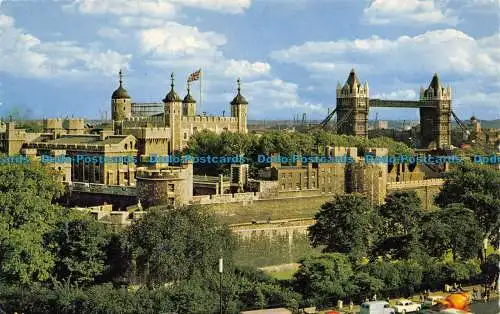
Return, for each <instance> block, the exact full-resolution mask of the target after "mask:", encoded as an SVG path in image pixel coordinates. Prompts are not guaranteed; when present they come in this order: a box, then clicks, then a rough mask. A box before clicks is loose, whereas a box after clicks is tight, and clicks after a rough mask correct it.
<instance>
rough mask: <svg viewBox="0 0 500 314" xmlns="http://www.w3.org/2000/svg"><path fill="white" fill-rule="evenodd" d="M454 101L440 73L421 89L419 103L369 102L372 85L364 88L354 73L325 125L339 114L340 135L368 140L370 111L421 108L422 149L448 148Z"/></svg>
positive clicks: (340, 89) (366, 83)
mask: <svg viewBox="0 0 500 314" xmlns="http://www.w3.org/2000/svg"><path fill="white" fill-rule="evenodd" d="M451 100H452V98H451V87H450V86H449V85H448V86H446V87H444V86H442V85H441V82H440V80H439V77H438V75H437V73H435V74H434V76H433V77H432V80H431V83H430V84H429V87H428V88H426V89H424V88H423V87H421V88H420V99H419V100H380V99H369V87H368V82H365V83H364V84H361V82H360V81H359V79H358V77H357V76H356V73H355V72H354V69H353V70H351V72H350V73H349V77H348V78H347V81H346V82H345V84H344V85H341V84H340V82H339V83H338V85H337V104H336V108H335V110H334V111H332V112H331V113H330V114H329V115H328V117H327V118H326V119H325V120H323V121H322V122H321V125H322V126H326V124H327V123H328V122H329V121H330V119H331V118H332V117H333V115H334V114H335V113H336V114H337V123H336V124H337V131H338V132H339V133H340V134H346V135H354V136H367V135H368V112H369V109H370V107H374V108H380V107H387V108H417V109H419V111H420V134H421V141H420V142H421V148H448V147H449V146H450V145H451V115H452V110H451Z"/></svg>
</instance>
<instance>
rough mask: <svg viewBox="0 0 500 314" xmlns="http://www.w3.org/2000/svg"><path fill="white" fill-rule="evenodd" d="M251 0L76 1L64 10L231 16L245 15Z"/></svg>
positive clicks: (154, 15) (158, 15)
mask: <svg viewBox="0 0 500 314" xmlns="http://www.w3.org/2000/svg"><path fill="white" fill-rule="evenodd" d="M250 3H251V0H74V1H73V2H72V3H71V4H66V5H64V6H63V8H64V9H65V10H67V11H78V12H80V13H82V14H114V15H129V16H149V17H160V18H172V17H174V16H175V15H176V14H177V13H178V11H179V9H180V8H181V7H192V8H198V9H204V10H210V11H217V12H223V13H230V14H238V13H243V12H244V10H246V9H248V8H249V7H250Z"/></svg>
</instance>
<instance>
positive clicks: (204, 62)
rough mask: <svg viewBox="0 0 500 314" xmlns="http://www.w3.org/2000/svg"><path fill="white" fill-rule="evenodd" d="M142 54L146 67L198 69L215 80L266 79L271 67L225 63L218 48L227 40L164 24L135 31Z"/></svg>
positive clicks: (212, 34) (193, 29) (187, 28)
mask: <svg viewBox="0 0 500 314" xmlns="http://www.w3.org/2000/svg"><path fill="white" fill-rule="evenodd" d="M137 37H138V40H139V46H140V49H141V52H142V53H143V54H144V55H145V56H146V57H147V58H149V61H148V63H149V64H152V65H155V66H157V67H171V66H172V65H174V66H175V67H177V68H181V69H182V68H184V69H186V70H193V69H196V68H199V67H202V68H203V69H206V70H208V72H209V73H211V74H212V75H214V76H223V77H231V78H235V77H238V76H240V77H242V78H253V77H258V76H263V75H268V74H269V72H270V70H271V66H270V65H269V64H268V63H265V62H259V61H257V62H250V61H248V60H235V59H226V58H225V57H224V55H223V53H222V51H221V50H220V48H221V47H222V46H223V45H225V44H226V41H227V39H226V37H225V36H224V35H222V34H219V33H215V32H202V31H200V30H199V29H198V28H197V27H193V26H187V25H182V24H179V23H176V22H167V23H165V24H164V25H163V26H161V27H155V28H149V29H143V30H140V31H138V33H137Z"/></svg>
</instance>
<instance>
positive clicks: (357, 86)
mask: <svg viewBox="0 0 500 314" xmlns="http://www.w3.org/2000/svg"><path fill="white" fill-rule="evenodd" d="M368 92H369V90H368V82H365V84H361V82H360V81H359V79H358V77H357V76H356V73H355V72H354V69H352V70H351V73H349V77H348V78H347V81H346V82H345V84H344V86H341V85H340V83H338V85H337V108H336V111H337V125H338V129H337V132H338V133H339V134H346V135H355V136H367V135H368V131H367V130H368V109H369V99H368Z"/></svg>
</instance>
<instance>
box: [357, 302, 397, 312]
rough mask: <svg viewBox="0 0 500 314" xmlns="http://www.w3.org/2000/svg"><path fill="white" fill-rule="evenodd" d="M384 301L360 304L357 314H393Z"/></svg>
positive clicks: (392, 310)
mask: <svg viewBox="0 0 500 314" xmlns="http://www.w3.org/2000/svg"><path fill="white" fill-rule="evenodd" d="M395 313H396V312H395V311H394V309H393V308H391V307H390V306H389V303H387V302H386V301H372V302H365V303H363V304H361V309H360V311H359V314H395Z"/></svg>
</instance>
